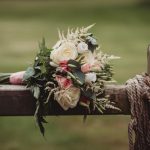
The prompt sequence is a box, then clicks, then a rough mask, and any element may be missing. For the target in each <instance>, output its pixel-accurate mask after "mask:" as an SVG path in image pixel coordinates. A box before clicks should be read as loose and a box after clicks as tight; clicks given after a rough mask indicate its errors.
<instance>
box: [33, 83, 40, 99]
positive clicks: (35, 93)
mask: <svg viewBox="0 0 150 150" xmlns="http://www.w3.org/2000/svg"><path fill="white" fill-rule="evenodd" d="M33 96H34V97H35V98H36V99H39V96H40V88H39V87H38V86H34V88H33Z"/></svg>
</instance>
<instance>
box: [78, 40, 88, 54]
mask: <svg viewBox="0 0 150 150" xmlns="http://www.w3.org/2000/svg"><path fill="white" fill-rule="evenodd" d="M77 48H78V53H84V52H86V51H88V45H87V44H86V43H85V42H80V43H79V44H78V46H77Z"/></svg>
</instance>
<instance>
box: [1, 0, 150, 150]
mask: <svg viewBox="0 0 150 150" xmlns="http://www.w3.org/2000/svg"><path fill="white" fill-rule="evenodd" d="M108 2H109V1H108ZM122 3H123V4H122ZM122 3H121V2H120V3H119V4H118V3H117V1H116V2H115V4H113V1H111V3H109V4H107V2H104V1H103V2H101V3H100V2H99V1H98V0H93V1H90V0H87V1H84V0H81V1H80V0H77V1H72V0H71V1H69V0H62V1H60V0H57V1H44V2H41V1H32V2H30V1H27V2H25V1H20V2H19V1H14V2H12V1H7V2H5V1H2V2H1V1H0V72H15V71H20V70H25V69H26V68H27V67H28V66H29V65H30V64H32V61H33V59H34V56H35V54H36V52H37V50H38V42H39V41H40V40H41V39H42V37H45V38H46V42H47V46H48V47H51V46H53V45H54V44H55V42H56V41H57V39H58V36H57V28H60V29H62V30H64V31H65V30H67V28H68V27H76V26H79V27H82V26H88V25H89V24H93V23H96V26H95V27H94V28H93V30H92V32H93V33H94V34H95V35H96V37H97V39H98V41H99V43H100V45H101V50H102V51H103V52H106V53H109V54H114V55H117V56H120V57H121V59H120V60H116V61H114V62H113V64H114V69H115V72H116V74H115V76H114V78H115V79H116V80H117V81H118V83H119V84H122V83H125V81H126V80H128V79H129V78H132V77H134V76H135V75H136V74H138V73H142V72H145V71H146V49H147V46H148V44H149V43H150V15H149V14H150V7H148V6H140V5H139V4H137V3H135V2H134V1H132V2H131V3H129V1H127V2H124V1H123V0H122ZM47 120H48V122H49V123H48V124H47V125H46V140H45V139H43V138H42V136H41V135H40V133H39V130H38V128H37V127H36V125H35V123H34V118H33V117H1V118H0V150H33V149H35V150H42V149H43V150H47V149H50V150H78V149H79V150H80V149H81V150H91V149H93V150H127V149H128V139H127V136H128V135H127V125H128V121H129V117H127V116H95V117H89V118H88V119H87V122H86V123H85V124H83V123H82V116H78V117H47Z"/></svg>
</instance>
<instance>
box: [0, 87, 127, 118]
mask: <svg viewBox="0 0 150 150" xmlns="http://www.w3.org/2000/svg"><path fill="white" fill-rule="evenodd" d="M105 94H106V95H110V100H111V101H113V102H115V106H117V107H118V108H120V109H121V111H116V110H111V109H110V110H107V111H105V112H104V115H117V114H118V115H119V114H123V115H128V114H130V106H129V101H128V98H127V94H126V88H125V85H107V86H106V90H105ZM34 112H35V99H34V98H33V96H32V94H31V93H30V90H29V89H27V88H26V87H25V86H20V85H19V86H17V85H0V116H31V115H34ZM83 114H87V115H88V112H86V111H85V110H84V109H83V107H82V108H81V106H77V107H76V108H74V109H69V110H68V111H64V110H63V109H62V108H61V107H60V106H59V105H58V104H57V102H56V101H54V102H53V103H52V105H51V107H50V108H49V111H48V112H47V114H45V115H83ZM91 115H100V113H99V112H97V111H94V112H92V113H91Z"/></svg>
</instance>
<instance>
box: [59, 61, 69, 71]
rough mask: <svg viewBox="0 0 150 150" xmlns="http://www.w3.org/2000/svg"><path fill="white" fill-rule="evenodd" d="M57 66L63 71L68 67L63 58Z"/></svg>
mask: <svg viewBox="0 0 150 150" xmlns="http://www.w3.org/2000/svg"><path fill="white" fill-rule="evenodd" d="M59 66H60V68H61V69H62V70H63V71H68V70H69V68H68V61H67V60H63V61H61V62H60V63H59Z"/></svg>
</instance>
